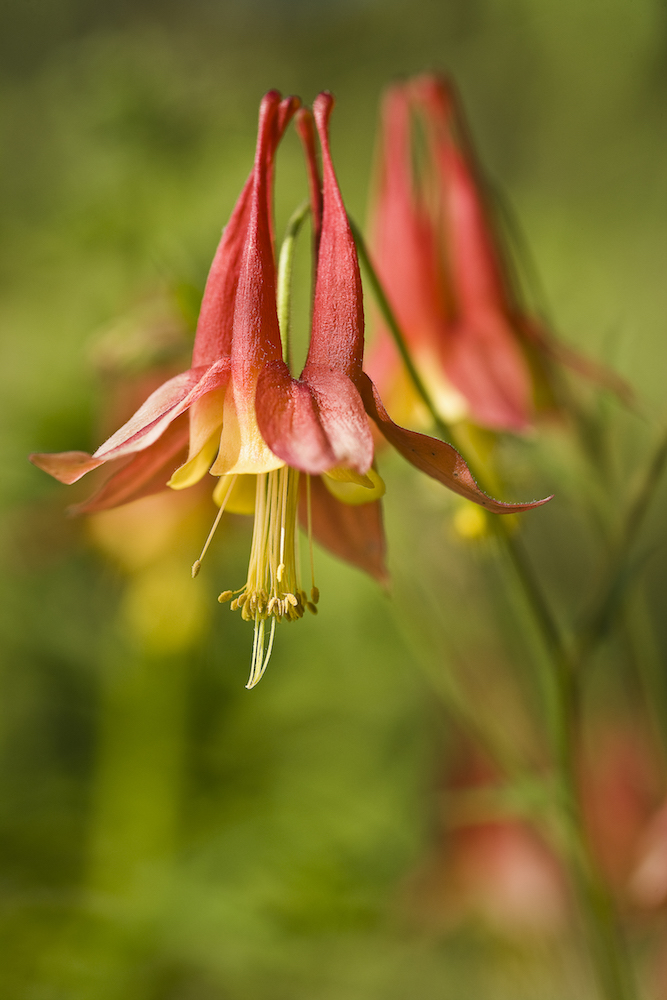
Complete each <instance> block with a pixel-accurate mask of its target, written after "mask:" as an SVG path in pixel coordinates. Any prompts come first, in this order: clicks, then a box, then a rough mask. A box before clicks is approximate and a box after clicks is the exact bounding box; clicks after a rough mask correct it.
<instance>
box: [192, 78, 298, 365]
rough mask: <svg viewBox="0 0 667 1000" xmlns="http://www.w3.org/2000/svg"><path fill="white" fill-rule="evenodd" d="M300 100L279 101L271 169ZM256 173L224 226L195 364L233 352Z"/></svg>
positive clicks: (270, 103) (269, 152) (269, 101)
mask: <svg viewBox="0 0 667 1000" xmlns="http://www.w3.org/2000/svg"><path fill="white" fill-rule="evenodd" d="M279 99H280V97H279V95H278V94H277V93H276V92H275V91H271V92H270V93H268V94H267V95H266V96H265V97H264V98H263V100H262V105H261V107H260V118H265V117H266V114H267V112H268V111H269V110H270V109H273V108H275V106H276V104H277V102H278V101H279ZM298 103H299V101H298V98H295V97H288V98H285V100H284V101H282V102H280V104H278V108H277V112H276V123H275V131H274V134H273V135H272V136H271V140H272V143H271V145H270V146H268V147H267V144H266V143H265V144H264V147H263V148H264V152H265V154H266V157H267V165H268V169H269V171H271V170H272V163H273V155H274V153H275V146H276V145H277V143H278V142H279V141H280V138H281V137H282V135H283V132H284V131H285V129H286V127H287V125H288V123H289V120H290V118H291V117H292V115H293V114H294V112H295V110H296V108H297V107H298ZM255 172H256V167H254V168H253V170H252V172H251V174H250V176H249V177H248V180H247V181H246V183H245V186H244V188H243V191H242V192H241V194H240V196H239V199H238V201H237V203H236V206H235V208H234V211H233V212H232V215H231V218H230V220H229V222H228V223H227V225H226V226H225V229H224V232H223V234H222V239H221V240H220V243H219V244H218V249H217V250H216V253H215V257H214V258H213V263H212V264H211V270H210V271H209V275H208V279H207V281H206V289H205V291H204V298H203V300H202V304H201V310H200V313H199V321H198V323H197V335H196V337H195V346H194V351H193V355H192V364H193V367H197V366H199V365H211V364H213V362H214V361H217V360H218V359H219V358H222V357H225V356H227V355H229V354H230V353H231V349H232V328H233V323H234V308H235V305H236V292H237V288H238V283H239V275H240V271H241V260H242V257H243V250H244V246H245V241H246V237H247V233H248V226H249V223H250V215H251V208H252V195H253V185H254V180H255Z"/></svg>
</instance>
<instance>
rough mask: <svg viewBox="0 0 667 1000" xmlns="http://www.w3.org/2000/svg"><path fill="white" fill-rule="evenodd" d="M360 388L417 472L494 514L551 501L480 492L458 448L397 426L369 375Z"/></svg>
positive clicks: (383, 428) (389, 437) (371, 411)
mask: <svg viewBox="0 0 667 1000" xmlns="http://www.w3.org/2000/svg"><path fill="white" fill-rule="evenodd" d="M358 385H359V391H360V392H361V397H362V399H363V401H364V405H365V407H366V411H367V413H368V414H369V416H371V417H372V418H373V420H374V421H375V422H376V424H377V425H378V427H379V428H380V430H381V431H382V433H383V434H384V436H385V437H386V439H387V441H389V443H390V444H392V445H393V446H394V448H396V450H397V451H399V452H400V453H401V455H402V456H403V457H404V458H406V459H407V460H408V462H411V463H412V465H414V466H415V467H416V468H417V469H419V470H420V471H421V472H425V473H426V475H427V476H431V478H432V479H436V480H437V481H438V482H439V483H442V484H443V486H447V487H448V489H450V490H453V491H454V493H458V494H459V495H460V496H462V497H465V498H466V500H472V501H473V502H474V503H477V504H479V505H480V507H484V508H485V509H486V510H488V511H491V513H493V514H518V513H520V512H521V511H523V510H531V509H532V508H533V507H541V506H542V504H545V503H547V502H548V501H549V500H551V499H552V498H551V497H550V496H549V497H545V498H544V499H543V500H533V501H532V502H531V503H504V502H503V501H501V500H494V499H493V498H492V497H489V496H487V494H486V493H484V492H483V491H482V490H480V488H479V486H478V485H477V483H476V482H475V480H474V479H473V476H472V473H471V472H470V469H469V468H468V466H467V465H466V463H465V461H464V459H463V458H462V456H461V455H460V454H459V453H458V451H457V450H456V448H453V447H452V446H451V444H447V443H446V442H445V441H440V440H438V439H437V438H432V437H428V436H427V435H426V434H418V433H416V431H409V430H406V429H405V428H404V427H399V426H398V424H395V423H394V422H393V420H392V419H391V418H390V417H389V415H388V413H387V411H386V410H385V408H384V406H383V405H382V400H381V399H380V396H379V393H378V391H377V389H376V388H375V386H374V385H373V383H372V382H371V380H370V379H369V377H368V376H367V375H363V376H362V378H361V379H360V381H359V383H358Z"/></svg>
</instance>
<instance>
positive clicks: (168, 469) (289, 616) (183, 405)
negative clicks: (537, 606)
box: [32, 91, 545, 687]
mask: <svg viewBox="0 0 667 1000" xmlns="http://www.w3.org/2000/svg"><path fill="white" fill-rule="evenodd" d="M298 104H299V102H298V100H297V99H296V98H291V97H288V98H286V99H285V100H281V98H280V95H279V94H278V93H277V92H275V91H271V92H269V93H268V94H267V95H266V96H265V97H264V98H263V100H262V103H261V107H260V115H259V134H258V140H257V149H256V154H255V162H254V166H253V169H252V172H251V174H250V177H249V179H248V181H247V183H246V185H245V187H244V189H243V191H242V193H241V195H240V197H239V200H238V202H237V204H236V207H235V209H234V211H233V213H232V216H231V219H230V221H229V223H228V225H227V227H226V229H225V231H224V233H223V236H222V240H221V242H220V245H219V247H218V250H217V252H216V255H215V258H214V260H213V264H212V267H211V271H210V274H209V278H208V282H207V285H206V290H205V293H204V299H203V302H202V308H201V313H200V317H199V323H198V327H197V334H196V339H195V346H194V352H193V359H192V367H191V368H189V369H188V370H187V371H185V372H183V373H182V374H180V375H177V376H176V377H174V378H172V379H170V380H169V381H167V382H165V383H164V384H163V385H162V386H160V388H159V389H157V390H156V391H155V392H154V393H153V394H152V395H151V396H150V397H149V398H148V399H147V400H146V402H145V403H144V404H143V406H141V407H140V408H139V410H137V412H136V413H135V414H134V416H133V417H132V418H131V419H130V420H129V421H128V422H127V423H126V424H124V425H123V427H121V428H120V429H119V430H118V431H117V432H116V433H115V434H113V435H112V436H111V437H110V438H109V439H108V440H107V441H106V442H105V443H104V444H103V445H102V446H101V447H100V448H98V450H97V451H96V452H95V453H94V454H93V455H89V454H87V453H85V452H64V453H61V454H58V455H49V454H39V455H33V456H32V461H33V462H34V463H35V464H36V465H38V466H39V467H40V468H42V469H44V470H45V471H46V472H49V473H50V474H51V475H53V476H55V477H56V478H57V479H59V480H60V481H61V482H65V483H73V482H75V481H76V480H78V479H80V478H81V477H82V476H83V475H85V474H86V473H87V472H89V471H91V470H92V469H94V468H96V467H97V466H100V465H102V464H104V463H109V462H115V463H117V467H116V469H115V471H114V472H113V474H112V475H111V477H110V478H109V479H108V480H107V482H106V483H105V484H104V485H103V486H102V488H101V490H99V491H98V492H97V493H96V494H95V495H94V496H93V497H92V498H91V499H90V500H89V501H87V502H86V503H84V504H82V505H81V506H80V508H79V509H80V510H82V511H92V510H100V509H104V508H108V507H113V506H117V505H118V504H121V503H126V502H128V501H129V500H132V499H135V498H137V497H139V496H143V495H146V494H148V493H152V492H156V491H157V490H159V489H161V488H163V487H164V486H165V485H169V486H170V487H171V488H172V489H177V490H178V489H184V488H186V487H189V486H191V485H193V484H194V483H196V482H198V481H199V480H201V479H202V477H203V476H204V475H205V474H206V472H210V473H211V474H212V475H213V476H215V477H218V483H217V484H216V486H215V489H214V497H215V499H216V501H217V502H218V504H219V505H220V513H219V515H218V518H219V517H220V515H221V514H222V511H223V510H225V509H226V510H235V511H239V512H250V511H252V510H254V514H255V523H254V532H253V540H252V547H251V555H250V566H249V571H248V579H247V581H246V584H245V585H244V586H243V587H241V588H240V589H239V590H236V591H231V590H227V591H224V592H223V593H222V594H221V595H220V600H221V601H224V600H232V608H233V609H240V610H241V612H242V615H243V617H244V618H246V619H248V620H251V621H253V622H254V625H255V641H254V648H253V656H252V667H251V674H250V679H249V681H248V687H252V686H253V685H254V684H256V683H257V681H258V680H259V678H260V677H261V676H262V674H263V672H264V670H265V669H266V665H267V663H268V659H269V656H270V652H271V647H272V643H273V636H274V632H275V626H276V623H277V622H278V621H280V620H281V619H282V620H295V619H296V618H299V617H301V616H302V615H303V613H304V610H305V609H310V610H311V611H315V610H316V608H315V604H316V603H317V599H318V593H317V588H316V587H315V585H314V582H313V584H312V588H311V591H310V595H307V594H306V592H305V591H304V589H303V588H302V586H301V583H300V571H299V566H298V560H297V546H296V537H297V522H298V519H299V516H301V519H302V521H303V522H305V523H306V525H307V527H308V530H309V533H312V534H313V535H314V536H315V537H316V538H318V539H319V540H320V541H322V542H323V544H325V545H327V546H328V547H329V548H330V549H332V550H333V551H334V552H335V553H336V554H338V555H339V556H341V557H342V558H344V559H346V560H348V561H349V562H351V563H352V564H354V565H357V566H359V567H361V568H363V569H364V570H366V571H367V572H369V573H371V574H372V575H374V576H375V577H376V578H379V579H382V578H384V576H385V574H386V571H385V566H384V537H383V531H382V521H381V512H380V506H379V497H380V496H381V495H382V493H383V491H384V486H383V484H382V481H381V479H380V477H379V476H378V474H377V473H376V472H375V470H374V468H373V437H372V434H371V430H370V425H369V420H368V417H369V416H370V417H371V418H372V419H373V421H374V422H375V424H376V425H377V427H378V428H379V429H380V431H381V432H382V434H384V436H385V437H386V438H387V440H388V441H389V442H390V443H391V444H393V445H394V447H395V448H396V449H397V450H398V451H400V452H401V454H402V455H404V457H405V458H407V459H408V461H410V462H411V463H412V464H413V465H415V466H416V467H417V468H419V469H421V470H422V471H423V472H426V473H427V475H429V476H432V477H433V478H434V479H437V480H438V481H439V482H441V483H443V484H444V485H445V486H447V487H449V488H450V489H452V490H454V491H455V492H456V493H459V494H460V495H461V496H464V497H467V498H468V499H471V500H474V501H475V502H476V503H478V504H480V505H481V506H483V507H485V508H486V509H487V510H490V511H493V512H495V513H509V512H516V511H521V510H527V509H528V508H530V507H534V506H537V505H539V504H541V503H544V502H545V501H544V500H540V501H536V502H534V503H526V504H506V503H501V502H499V501H497V500H493V499H491V498H490V497H488V496H487V495H486V494H484V493H483V492H482V491H481V490H480V489H479V488H478V487H477V485H476V483H475V481H474V479H473V477H472V475H471V474H470V471H469V469H468V467H467V465H466V464H465V462H464V460H463V459H462V457H461V456H460V455H459V454H458V452H457V451H455V449H454V448H452V447H451V446H450V445H448V444H446V443H444V442H443V441H439V440H436V439H434V438H430V437H426V436H425V435H423V434H418V433H415V432H413V431H409V430H406V429H404V428H402V427H400V426H398V425H397V424H395V423H394V422H393V421H392V420H391V418H390V417H389V416H388V414H387V412H386V410H385V408H384V406H383V404H382V401H381V399H380V396H379V394H378V392H377V389H376V388H375V386H374V384H373V383H372V382H371V380H370V379H369V377H368V376H367V375H366V374H365V373H364V371H363V370H362V361H363V348H364V315H363V303H362V289H361V279H360V274H359V266H358V262H357V254H356V248H355V244H354V240H353V237H352V233H351V231H350V226H349V224H348V220H347V215H346V212H345V207H344V205H343V201H342V198H341V194H340V191H339V188H338V183H337V180H336V176H335V173H334V168H333V163H332V160H331V155H330V150H329V138H328V125H329V117H330V114H331V110H332V108H333V98H332V96H331V95H330V94H328V93H323V94H320V95H319V96H318V98H317V99H316V101H315V103H314V108H313V117H314V124H315V127H316V130H317V133H318V135H319V141H320V145H321V149H322V162H323V174H322V181H320V176H319V171H318V168H317V164H316V161H315V153H314V150H315V143H314V130H313V118H311V116H310V112H308V111H307V110H306V109H301V111H300V112H299V118H298V123H297V124H298V129H299V132H300V134H301V136H302V138H303V139H304V146H305V149H306V155H307V161H308V165H309V174H310V180H311V196H312V200H313V217H314V222H315V225H314V230H315V233H316V245H317V251H316V252H317V259H316V279H315V291H314V304H313V314H312V331H311V338H310V346H309V350H308V355H307V359H306V364H305V367H304V369H303V371H302V373H301V376H300V377H299V378H295V377H294V376H293V374H292V373H291V372H290V370H289V367H288V365H287V363H286V362H285V360H284V359H283V347H282V342H281V332H280V328H279V322H278V313H277V306H276V280H277V279H276V265H275V257H274V249H273V237H272V193H271V181H272V176H273V167H274V160H275V154H276V150H277V146H278V143H279V142H280V139H281V137H282V135H283V133H284V131H285V128H286V127H287V124H288V123H289V121H290V119H291V118H292V116H293V115H294V113H295V111H296V110H297V108H298ZM320 220H321V225H320ZM186 447H187V454H184V450H185V448H186ZM182 459H185V460H184V461H183V460H182ZM313 477H315V478H313ZM216 523H217V519H216ZM209 540H210V536H209ZM207 545H208V542H207ZM206 547H207V546H205V549H206ZM198 565H199V560H198V561H197V562H196V563H195V567H193V569H194V570H195V571H196V570H197V569H198ZM267 624H269V625H270V629H269V632H268V634H267Z"/></svg>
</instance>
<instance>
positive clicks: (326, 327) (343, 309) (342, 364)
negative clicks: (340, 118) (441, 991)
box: [307, 93, 364, 378]
mask: <svg viewBox="0 0 667 1000" xmlns="http://www.w3.org/2000/svg"><path fill="white" fill-rule="evenodd" d="M333 103H334V101H333V97H332V96H331V94H327V93H323V94H319V95H318V96H317V97H316V98H315V103H314V105H313V112H314V115H315V124H316V125H317V131H318V133H319V137H320V144H321V146H322V165H323V169H324V189H323V215H322V238H321V240H320V250H319V255H318V261H317V280H316V283H315V299H314V302H313V325H312V333H311V337H310V348H309V350H308V359H307V361H308V363H309V364H312V365H316V366H318V367H321V368H329V369H331V370H332V371H339V372H343V373H344V374H345V375H349V376H351V377H352V378H356V376H357V375H358V374H359V373H360V372H361V364H362V359H363V352H364V313H363V304H362V292H361V276H360V274H359V263H358V261H357V251H356V247H355V245H354V239H353V237H352V233H351V231H350V226H349V223H348V221H347V214H346V212H345V206H344V204H343V199H342V198H341V194H340V190H339V188H338V182H337V181H336V175H335V173H334V168H333V163H332V162H331V153H330V151H329V135H328V128H329V116H330V114H331V110H332V108H333Z"/></svg>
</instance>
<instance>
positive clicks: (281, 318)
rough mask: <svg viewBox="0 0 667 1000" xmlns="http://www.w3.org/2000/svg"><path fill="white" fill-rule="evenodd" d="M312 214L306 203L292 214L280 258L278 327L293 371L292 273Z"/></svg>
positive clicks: (284, 355)
mask: <svg viewBox="0 0 667 1000" xmlns="http://www.w3.org/2000/svg"><path fill="white" fill-rule="evenodd" d="M309 212H310V202H308V201H304V202H302V203H301V205H299V207H298V208H297V209H296V210H295V211H294V212H293V213H292V215H291V217H290V220H289V222H288V223H287V229H286V230H285V237H284V239H283V242H282V245H281V247H280V256H279V258H278V280H277V285H276V301H277V307H278V326H279V328H280V336H281V338H282V342H283V359H284V361H285V364H286V365H287V367H288V368H289V369H290V371H291V370H292V341H291V336H290V306H291V299H292V271H293V269H294V250H295V248H296V238H297V236H298V235H299V230H300V229H301V226H302V225H303V223H304V221H305V219H306V216H307V215H308V213H309Z"/></svg>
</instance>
